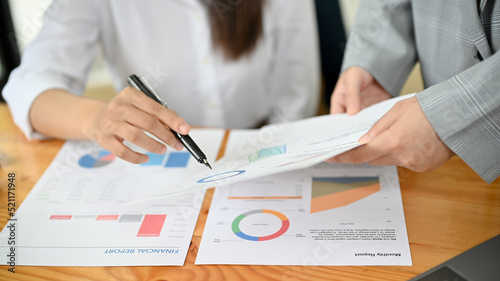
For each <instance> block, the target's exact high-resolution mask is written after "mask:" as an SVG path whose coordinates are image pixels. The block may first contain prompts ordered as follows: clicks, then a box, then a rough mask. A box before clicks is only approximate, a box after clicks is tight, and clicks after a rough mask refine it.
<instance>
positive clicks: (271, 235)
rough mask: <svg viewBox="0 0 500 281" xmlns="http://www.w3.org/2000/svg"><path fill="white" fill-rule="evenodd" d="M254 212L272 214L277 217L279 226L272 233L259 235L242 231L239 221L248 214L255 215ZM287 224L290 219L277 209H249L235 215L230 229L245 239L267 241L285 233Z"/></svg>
mask: <svg viewBox="0 0 500 281" xmlns="http://www.w3.org/2000/svg"><path fill="white" fill-rule="evenodd" d="M256 214H269V215H273V216H275V217H277V218H278V221H279V222H280V224H281V226H280V227H279V229H278V230H277V231H276V232H274V233H268V234H264V235H259V236H255V235H249V234H246V233H244V232H243V231H242V230H241V228H240V224H241V221H242V220H244V219H245V218H247V217H249V216H252V215H256ZM257 225H260V224H257ZM289 226H290V221H289V220H288V218H287V217H286V216H285V215H284V214H282V213H280V212H277V211H274V210H267V209H262V210H253V211H249V212H246V213H243V214H241V215H239V216H238V217H236V218H235V219H234V220H233V223H232V224H231V229H232V230H233V233H234V234H236V236H238V237H240V238H243V239H245V240H249V241H268V240H272V239H275V238H278V237H280V236H281V235H283V234H285V232H286V231H287V230H288V227H289Z"/></svg>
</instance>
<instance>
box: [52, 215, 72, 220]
mask: <svg viewBox="0 0 500 281" xmlns="http://www.w3.org/2000/svg"><path fill="white" fill-rule="evenodd" d="M71 217H72V216H71V215H52V216H50V219H51V220H70V219H71Z"/></svg>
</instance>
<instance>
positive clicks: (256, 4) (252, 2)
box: [203, 0, 265, 60]
mask: <svg viewBox="0 0 500 281" xmlns="http://www.w3.org/2000/svg"><path fill="white" fill-rule="evenodd" d="M203 2H204V3H205V4H206V6H207V9H208V17H209V21H210V28H211V31H212V43H213V45H214V47H215V48H216V49H220V50H222V51H223V52H224V55H225V57H226V59H229V60H236V59H238V58H240V57H242V56H244V55H246V54H249V53H250V52H252V51H253V49H254V48H255V46H256V45H257V42H258V41H259V38H260V37H261V36H262V34H263V17H264V16H263V12H264V4H265V0H203Z"/></svg>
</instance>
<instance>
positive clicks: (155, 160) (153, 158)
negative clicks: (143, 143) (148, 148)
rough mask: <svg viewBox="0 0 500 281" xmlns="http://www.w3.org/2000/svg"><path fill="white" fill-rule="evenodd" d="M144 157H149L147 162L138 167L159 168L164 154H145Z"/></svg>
mask: <svg viewBox="0 0 500 281" xmlns="http://www.w3.org/2000/svg"><path fill="white" fill-rule="evenodd" d="M146 155H147V156H148V157H149V161H148V162H146V163H142V164H140V165H139V166H159V165H161V164H162V163H163V159H165V155H166V154H156V153H146Z"/></svg>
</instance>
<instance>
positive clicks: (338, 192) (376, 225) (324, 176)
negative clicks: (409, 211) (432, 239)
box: [196, 163, 411, 266]
mask: <svg viewBox="0 0 500 281" xmlns="http://www.w3.org/2000/svg"><path fill="white" fill-rule="evenodd" d="M196 264H258V265H344V266H345V265H411V255H410V249H409V245H408V236H407V233H406V224H405V220H404V213H403V207H402V203H401V195H400V190H399V184H398V177H397V170H396V168H395V167H374V166H368V165H361V166H354V165H338V164H332V163H321V164H318V165H316V166H313V167H311V168H307V169H303V170H299V171H293V172H287V173H282V174H278V175H272V176H268V177H263V178H259V179H254V180H250V181H245V182H239V183H235V184H231V185H228V186H224V187H218V188H217V189H216V191H215V194H214V197H213V199H212V205H211V207H210V212H209V216H208V219H207V222H206V225H205V230H204V232H203V236H202V241H201V245H200V249H199V251H198V255H197V258H196Z"/></svg>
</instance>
